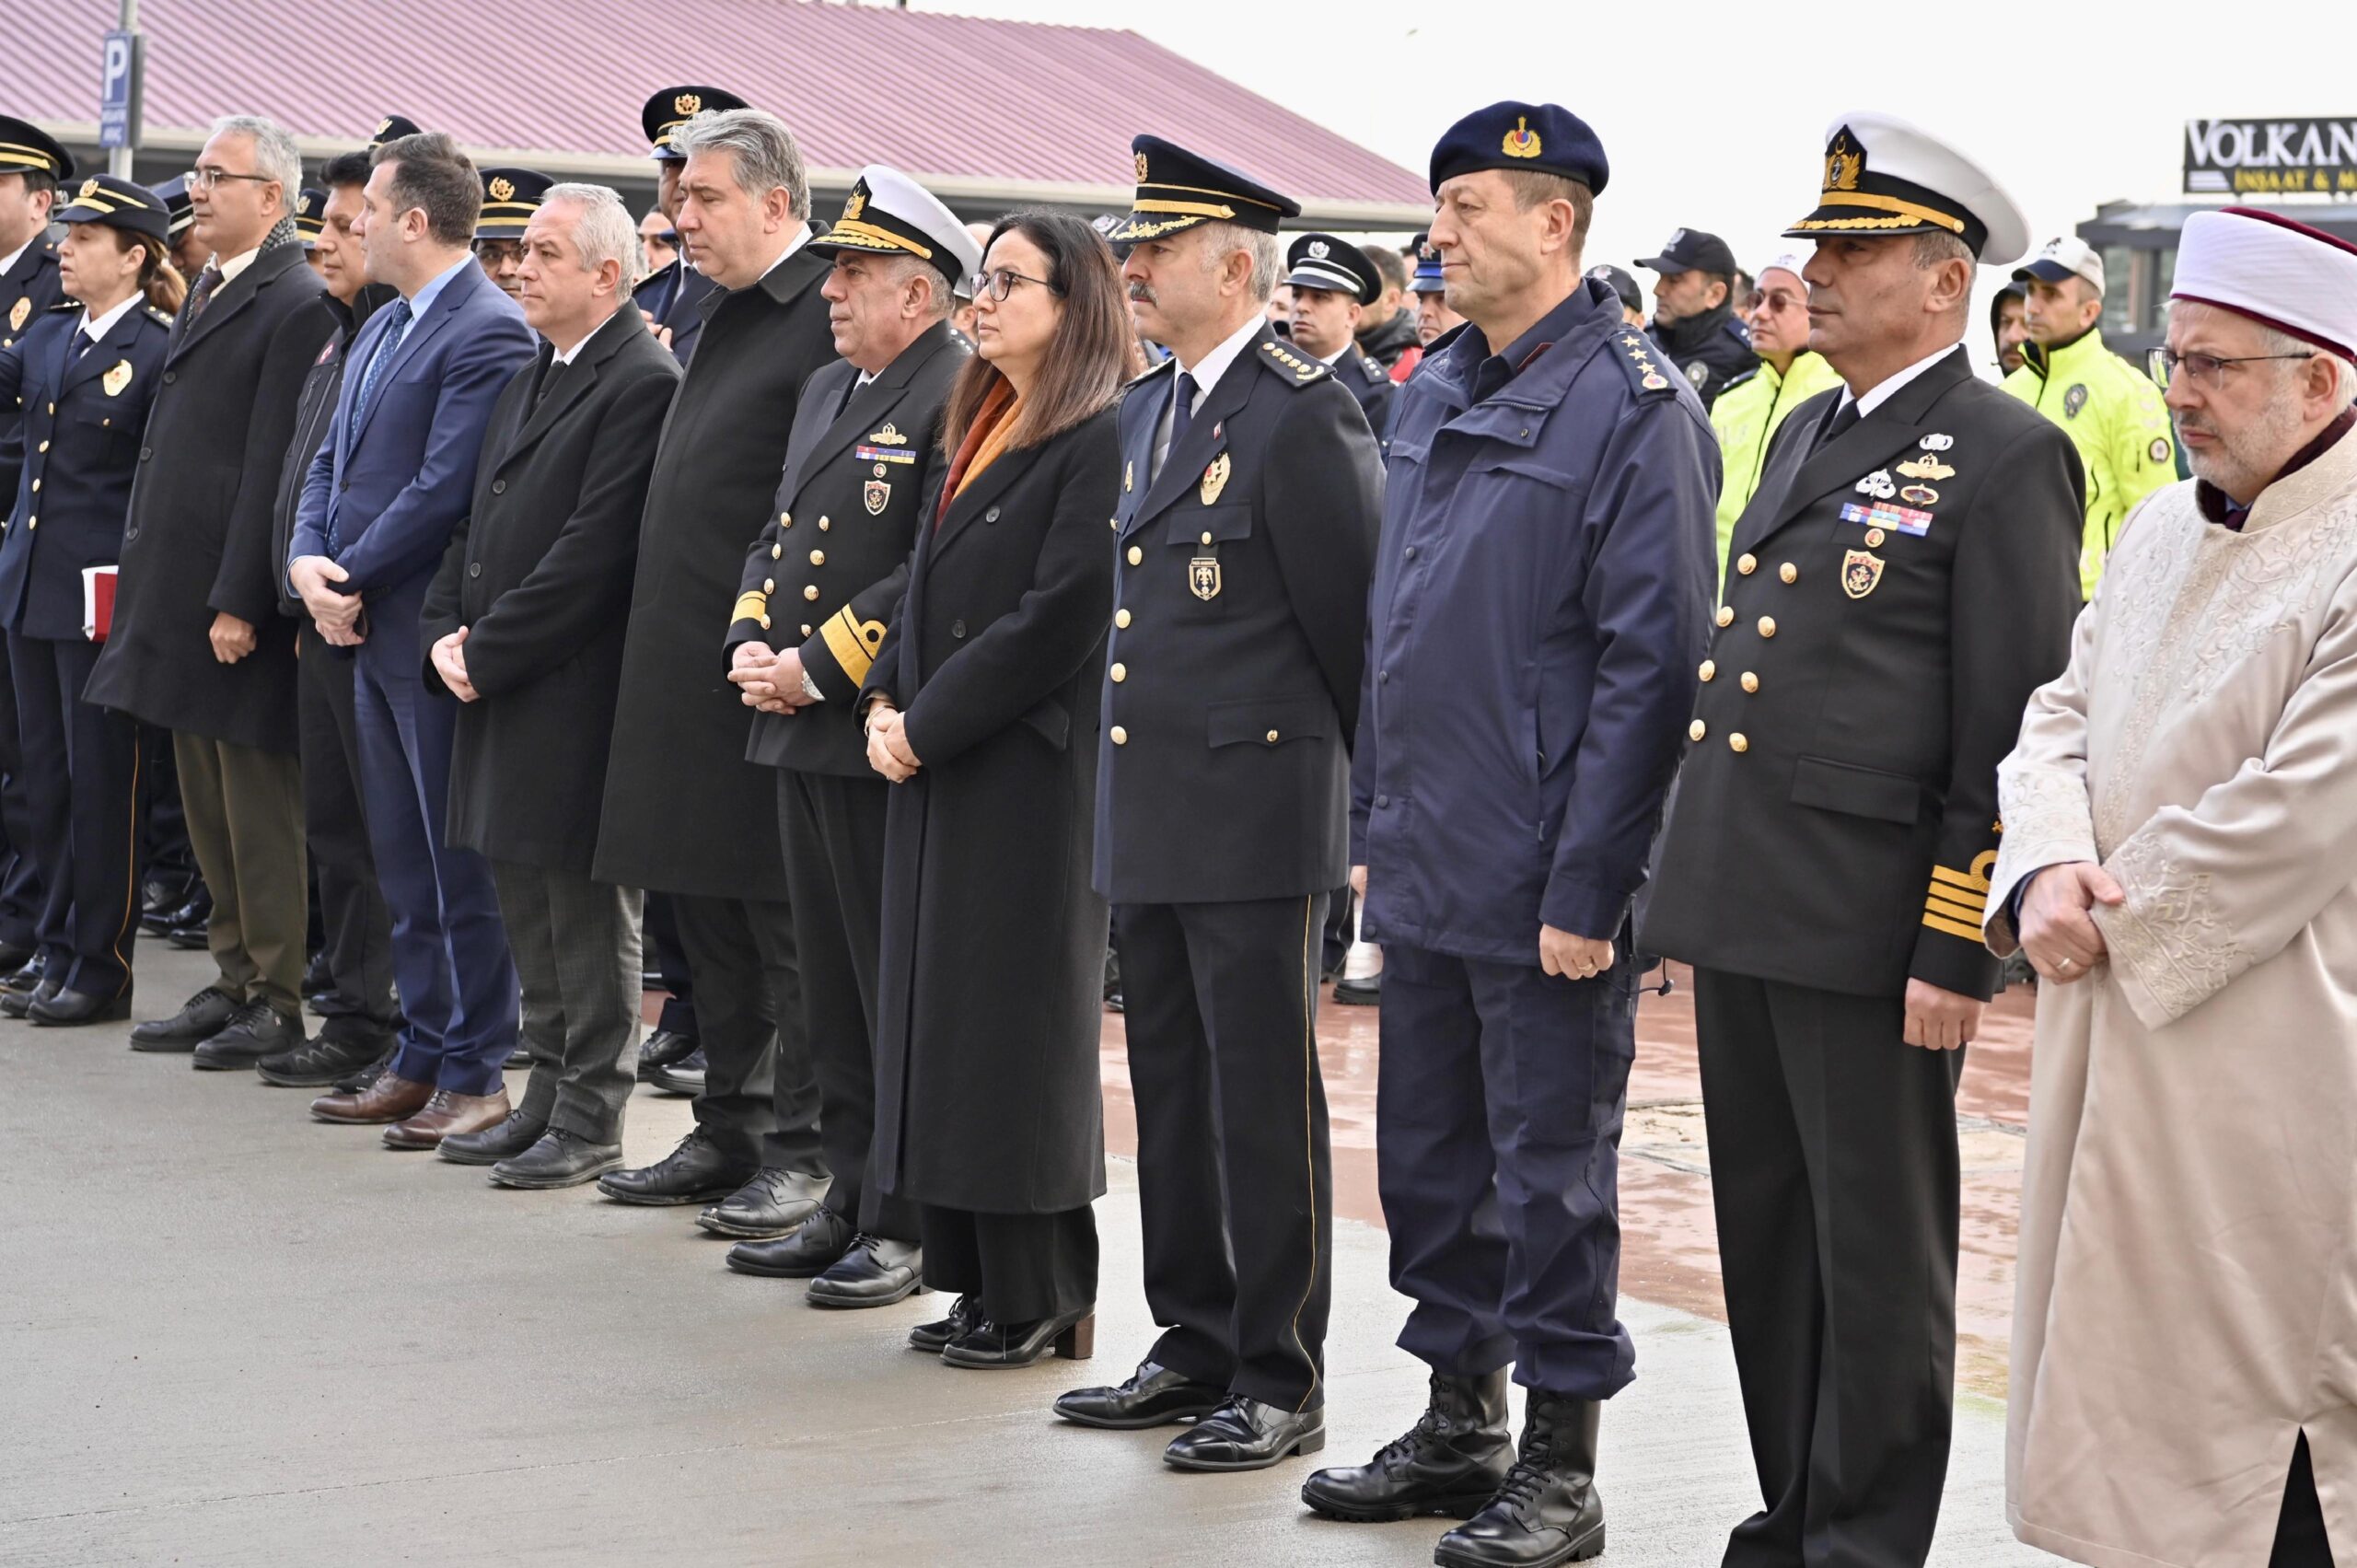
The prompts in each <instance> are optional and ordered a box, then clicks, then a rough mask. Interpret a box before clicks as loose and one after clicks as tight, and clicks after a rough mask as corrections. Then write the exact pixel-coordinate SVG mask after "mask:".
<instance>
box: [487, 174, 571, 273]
mask: <svg viewBox="0 0 2357 1568" xmlns="http://www.w3.org/2000/svg"><path fill="white" fill-rule="evenodd" d="M553 183H555V182H554V181H553V180H550V179H549V177H548V176H547V175H545V174H542V173H540V172H539V171H538V170H535V169H529V168H486V169H484V170H482V212H480V213H478V214H477V215H475V242H474V251H475V260H476V261H478V262H479V263H481V264H482V272H483V276H485V277H487V278H489V279H490V280H491V281H492V282H493V283H495V284H497V285H499V291H500V292H501V293H502V294H505V296H507V297H508V298H510V299H514V300H517V301H519V302H520V301H521V299H522V297H523V288H524V281H523V278H522V276H521V273H522V271H523V266H524V226H526V225H527V224H528V223H530V222H531V221H532V215H533V214H534V213H537V212H539V211H540V201H541V198H543V197H545V196H546V195H547V194H548V193H549V187H550V186H551V185H552V184H553Z"/></svg>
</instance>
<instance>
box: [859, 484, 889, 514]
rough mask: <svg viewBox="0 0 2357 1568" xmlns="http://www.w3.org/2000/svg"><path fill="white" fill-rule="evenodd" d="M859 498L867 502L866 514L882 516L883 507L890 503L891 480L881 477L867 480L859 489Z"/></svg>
mask: <svg viewBox="0 0 2357 1568" xmlns="http://www.w3.org/2000/svg"><path fill="white" fill-rule="evenodd" d="M860 499H861V500H863V501H865V503H867V515H868V516H869V517H882V516H883V515H884V508H885V507H887V506H888V505H891V504H892V484H891V482H890V481H889V480H882V479H871V480H869V481H868V482H867V483H866V484H865V486H864V487H862V489H861V491H860Z"/></svg>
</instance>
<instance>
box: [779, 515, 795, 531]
mask: <svg viewBox="0 0 2357 1568" xmlns="http://www.w3.org/2000/svg"><path fill="white" fill-rule="evenodd" d="M777 520H778V521H779V522H780V523H782V524H784V526H785V527H787V528H792V527H793V526H794V514H793V513H791V512H780V513H779V514H778V515H777Z"/></svg>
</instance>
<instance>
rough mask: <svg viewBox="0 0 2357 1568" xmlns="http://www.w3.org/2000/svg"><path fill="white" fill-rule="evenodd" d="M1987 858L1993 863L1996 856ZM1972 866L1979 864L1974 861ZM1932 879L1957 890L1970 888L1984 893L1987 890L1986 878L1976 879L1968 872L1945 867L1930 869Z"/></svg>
mask: <svg viewBox="0 0 2357 1568" xmlns="http://www.w3.org/2000/svg"><path fill="white" fill-rule="evenodd" d="M1988 858H1989V859H1990V860H1991V861H1992V862H1993V861H1994V860H1995V859H1996V856H1995V855H1993V854H1992V855H1991V856H1989V857H1988ZM1973 864H1974V865H1979V864H1980V862H1978V861H1975V862H1974V863H1973ZM1932 878H1933V881H1937V882H1946V883H1949V884H1951V885H1953V886H1955V887H1958V888H1970V889H1973V891H1975V892H1980V893H1985V892H1987V891H1988V890H1989V878H1988V877H1976V876H1975V875H1973V874H1972V873H1971V872H1969V871H1950V870H1949V869H1948V868H1947V867H1946V866H1945V865H1934V866H1933V867H1932Z"/></svg>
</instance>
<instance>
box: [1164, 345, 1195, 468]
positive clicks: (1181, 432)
mask: <svg viewBox="0 0 2357 1568" xmlns="http://www.w3.org/2000/svg"><path fill="white" fill-rule="evenodd" d="M1194 423H1195V378H1194V377H1192V376H1190V375H1188V374H1187V373H1186V372H1185V371H1184V370H1181V371H1180V372H1179V378H1178V379H1177V380H1176V381H1175V382H1173V383H1172V385H1171V389H1170V445H1169V446H1168V447H1165V448H1164V449H1163V453H1162V460H1163V462H1164V463H1166V464H1167V463H1168V462H1169V461H1170V459H1173V458H1175V457H1177V456H1178V455H1179V443H1180V442H1181V441H1184V440H1185V439H1186V438H1187V427H1188V426H1189V425H1191V424H1194ZM1156 477H1159V476H1158V475H1157V476H1156Z"/></svg>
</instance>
